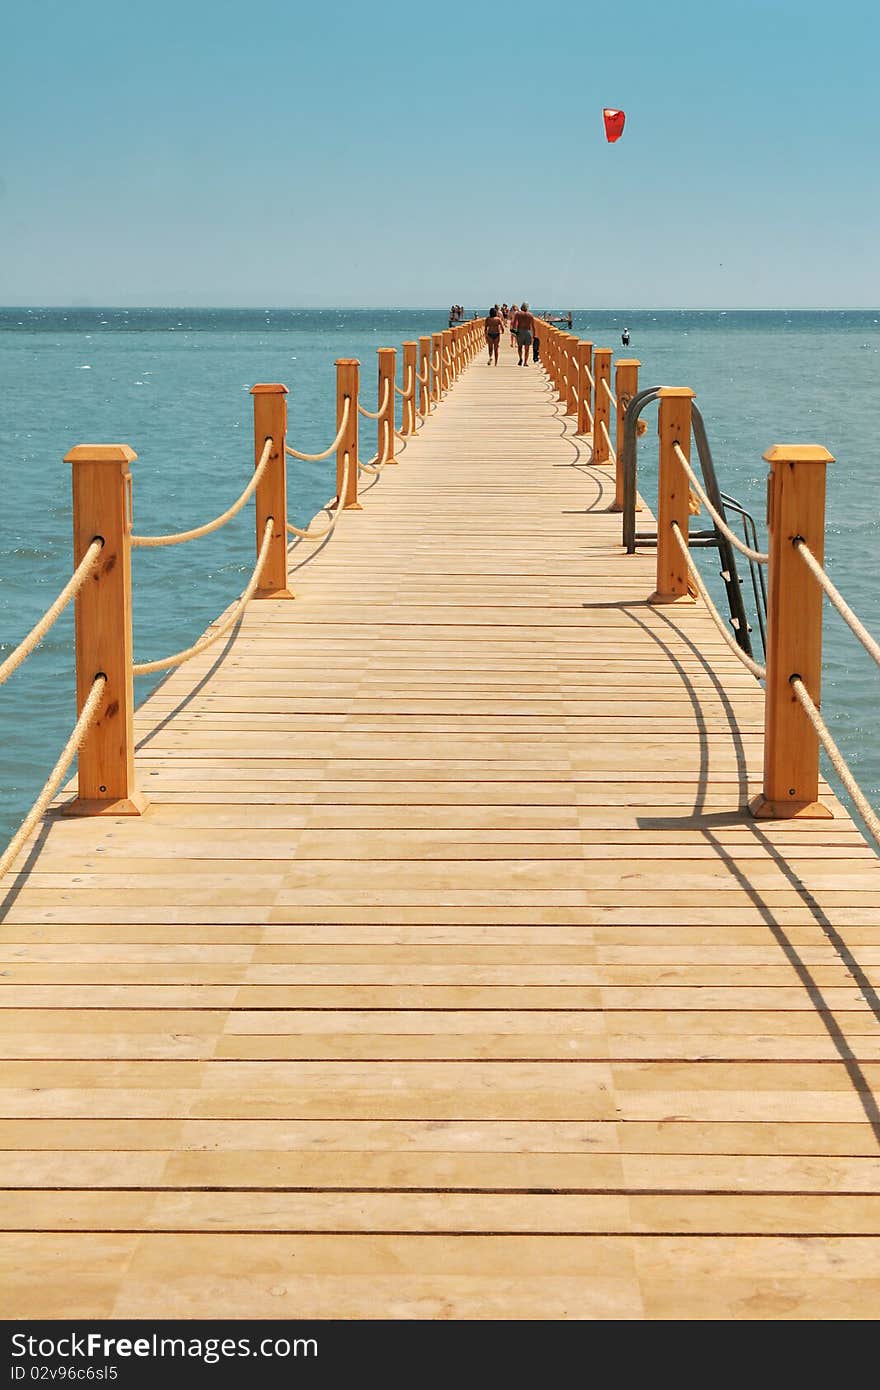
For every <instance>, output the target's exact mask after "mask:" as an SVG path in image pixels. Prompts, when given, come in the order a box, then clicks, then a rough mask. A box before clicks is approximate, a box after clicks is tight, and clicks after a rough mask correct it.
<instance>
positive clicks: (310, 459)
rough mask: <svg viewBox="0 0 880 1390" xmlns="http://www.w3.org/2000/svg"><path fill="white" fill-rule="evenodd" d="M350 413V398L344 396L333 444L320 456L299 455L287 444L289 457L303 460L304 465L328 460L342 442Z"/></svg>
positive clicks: (296, 450)
mask: <svg viewBox="0 0 880 1390" xmlns="http://www.w3.org/2000/svg"><path fill="white" fill-rule="evenodd" d="M350 413H351V396H346V397H345V399H344V401H343V406H342V420H341V422H340V425H339V433H338V434H337V436H336V438H335V439H334V441H333V443H332V444H331V445H330V446H329V447H328V448H327V449H325V450H324V452H323V453H321V454H301V453H300V451H299V449H291V447H290V445H289V444H288V445H287V446H286V447H287V452H288V454H289V455H290V457H291V458H294V459H303V460H304V461H305V462H306V463H320V462H321V459H327V458H329V457H330V455H331V454H332V453H333V451H334V449H338V448H339V445H340V443H341V441H342V436H343V435H344V434H345V431H346V429H347V428H348V417H349V414H350Z"/></svg>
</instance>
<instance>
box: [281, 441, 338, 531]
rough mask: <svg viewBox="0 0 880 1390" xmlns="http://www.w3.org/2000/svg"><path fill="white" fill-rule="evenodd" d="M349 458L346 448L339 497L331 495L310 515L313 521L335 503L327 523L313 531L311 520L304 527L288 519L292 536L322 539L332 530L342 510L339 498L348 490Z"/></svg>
mask: <svg viewBox="0 0 880 1390" xmlns="http://www.w3.org/2000/svg"><path fill="white" fill-rule="evenodd" d="M350 458H351V456H350V454H349V453H348V450H346V452H345V455H344V457H343V464H342V486H341V488H340V489H339V497H331V499H330V501H329V502H326V503H325V504H324V506H323V507H320V508H319V509H318V511H317V512H315V516H313V517H312V521H314V520H315V517H317V516H320V515H321V512H328V511H330V509H331V507H333V506H334V505H335V507H336V510H335V511H334V512H333V515H332V516H331V518H330V520H329V522H328V524H327V525H326V526H325V527H324V528H323V530H321V531H313V530H312V529H311V527H312V521H310V522H309V524H308V526H307V527H305V529H304V528H303V527H302V526H294V524H293V522H292V521H288V523H287V529H288V531H289V532H290V534H291V535H292V536H299V537H300V539H301V540H304V541H322V540H323V539H324V537H325V536H329V535H330V532H331V531H332V530H333V528H334V526H335V525H336V523H337V521H338V520H339V513H340V512H341V511H344V507H343V506H342V505H341V503H340V498H342V497H344V496H345V495H346V493H347V492H348V474H349V468H350Z"/></svg>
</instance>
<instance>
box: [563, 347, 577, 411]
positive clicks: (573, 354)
mask: <svg viewBox="0 0 880 1390" xmlns="http://www.w3.org/2000/svg"><path fill="white" fill-rule="evenodd" d="M577 346H578V340H577V337H576V336H575V334H574V333H566V335H565V347H566V350H567V352H568V357H567V358H566V371H565V387H566V391H565V413H566V415H576V414H577V408H578V405H577V403H578V397H577V379H578V370H577Z"/></svg>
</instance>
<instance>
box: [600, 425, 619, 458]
mask: <svg viewBox="0 0 880 1390" xmlns="http://www.w3.org/2000/svg"><path fill="white" fill-rule="evenodd" d="M599 428H600V429H601V431H602V433H603V435H604V436H605V443H606V444H607V445H608V462H609V463H617V454H616V452H615V449H614V445H613V444H612V443H611V435H610V434H609V433H608V426H607V425H606V423H605V421H604V420H600V421H599Z"/></svg>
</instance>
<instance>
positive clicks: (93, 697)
mask: <svg viewBox="0 0 880 1390" xmlns="http://www.w3.org/2000/svg"><path fill="white" fill-rule="evenodd" d="M106 688H107V677H106V676H104V675H100V676H96V677H95V679H94V681H93V682H92V688H91V690H90V691H89V694H88V699H87V700H86V702H85V704H84V705H83V707H82V712H81V714H80V716H79V719H77V721H76V723H75V724H74V726H73V733H72V734H71V735H70V738H69V739H68V740H67V742H66V744H65V745H64V748H63V750H62V752H61V756H60V757H59V759H58V761H57V763H56V764H55V766H54V767H53V769H52V771H51V772H50V773H49V776H48V777H47V778H46V781H45V782H44V784H43V790H42V791H41V792H40V795H39V796H38V797H37V799H36V801H35V802H34V804H33V806H32V807H31V809H30V810H29V811H28V813H27V815H26V816H25V818H24V820H23V821H22V823H21V825H20V826H19V827H18V829H17V830H16V832H15V834H14V835H13V837H12V839H11V840H10V841H9V844H8V845H7V846H6V848H5V850H4V851H3V853H2V855H0V879H2V878H3V875H4V874H5V873H6V872H7V870H8V869H9V868H10V867H11V866H12V864H13V863H14V861H15V859H16V857H17V856H18V852H19V850H20V849H21V847H22V845H23V844H24V842H25V840H26V839H27V837H28V836H29V835H30V833H31V831H32V830H33V828H34V826H35V825H36V824H37V821H38V820H39V819H40V817H41V816H42V815H43V814H44V812H45V811H46V809H47V807H48V806H49V803H50V802H51V800H52V798H53V797H54V795H55V793H56V792H57V790H58V788H59V787H60V786H61V783H62V782H63V781H64V778H65V776H66V775H67V770H68V768H69V767H70V764H71V763H72V762H73V760H74V758H75V757H76V755H77V753H78V752H79V750H80V747H81V746H82V742H83V739H84V738H85V736H86V734H87V733H88V731H89V729H90V728H91V727H92V724H93V723H94V722H95V719H96V718H97V717H98V712H99V710H100V708H101V702H102V701H103V699H104V691H105V690H106Z"/></svg>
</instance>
